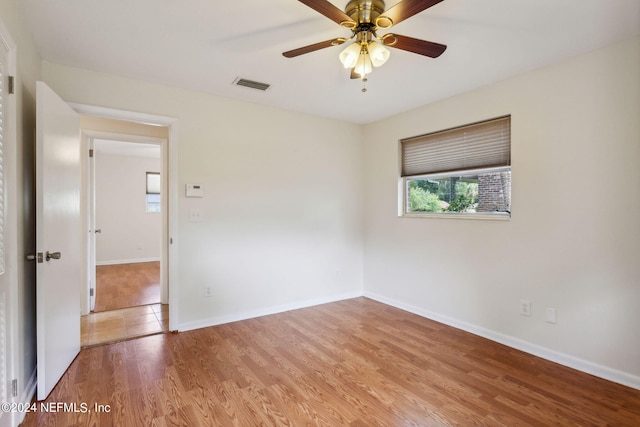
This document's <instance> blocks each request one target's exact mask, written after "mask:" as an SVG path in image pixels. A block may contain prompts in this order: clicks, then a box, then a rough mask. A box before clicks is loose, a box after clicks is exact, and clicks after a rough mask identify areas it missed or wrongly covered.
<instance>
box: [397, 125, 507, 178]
mask: <svg viewBox="0 0 640 427" xmlns="http://www.w3.org/2000/svg"><path fill="white" fill-rule="evenodd" d="M400 144H401V147H402V176H403V177H410V176H419V175H428V174H434V173H443V172H451V171H463V170H468V169H479V168H490V167H504V166H510V165H511V116H506V117H500V118H497V119H492V120H487V121H484V122H480V123H474V124H471V125H466V126H461V127H457V128H454V129H448V130H444V131H440V132H435V133H431V134H428V135H422V136H417V137H413V138H408V139H404V140H402V141H400Z"/></svg>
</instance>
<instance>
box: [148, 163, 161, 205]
mask: <svg viewBox="0 0 640 427" xmlns="http://www.w3.org/2000/svg"><path fill="white" fill-rule="evenodd" d="M150 175H157V176H158V181H159V182H158V184H159V188H158V191H153V190H152V191H149V176H150ZM145 187H146V193H145V211H146V213H160V212H162V195H161V194H162V193H161V189H162V178H161V177H160V172H146V173H145ZM149 196H159V197H160V198H159V200H158V201H157V202H155V201H149ZM150 205H153V206H157V209H149V206H150Z"/></svg>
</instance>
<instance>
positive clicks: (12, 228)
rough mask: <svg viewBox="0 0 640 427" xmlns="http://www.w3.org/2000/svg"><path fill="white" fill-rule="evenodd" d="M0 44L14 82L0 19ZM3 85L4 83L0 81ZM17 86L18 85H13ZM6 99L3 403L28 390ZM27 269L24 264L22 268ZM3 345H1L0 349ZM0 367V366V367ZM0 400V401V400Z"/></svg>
mask: <svg viewBox="0 0 640 427" xmlns="http://www.w3.org/2000/svg"><path fill="white" fill-rule="evenodd" d="M0 44H2V46H3V49H5V50H6V55H5V57H4V60H5V62H4V63H3V67H4V75H3V76H2V77H3V78H4V77H5V75H6V76H13V78H14V85H16V83H15V82H16V79H18V78H19V77H18V76H17V73H16V69H17V68H16V64H17V60H16V58H17V47H16V44H15V42H14V41H13V38H12V37H11V34H10V33H9V31H8V29H7V28H6V26H5V24H4V22H3V21H2V19H0ZM3 83H4V84H6V83H7V82H6V81H5V82H3ZM16 86H18V85H16ZM5 94H6V95H7V96H6V98H3V100H2V102H3V110H4V123H3V124H4V127H3V135H2V139H3V151H4V154H3V161H2V166H3V167H4V182H3V185H4V197H5V200H4V223H5V228H4V237H3V239H4V241H3V246H4V269H3V270H4V271H3V272H2V273H0V274H2V276H4V277H3V280H6V285H7V295H6V301H4V307H2V309H4V310H5V315H6V318H5V319H0V323H5V325H4V326H5V330H4V332H5V336H4V338H5V342H1V341H0V351H2V352H4V351H6V354H5V359H4V362H5V363H6V365H5V366H4V368H5V371H4V372H0V377H2V378H3V382H2V383H1V384H0V387H3V390H2V393H0V395H2V396H3V398H4V399H5V400H6V402H7V403H14V402H25V401H27V400H28V397H27V396H26V394H27V393H28V389H27V388H29V387H30V384H22V383H21V382H22V379H23V377H24V374H25V370H26V369H29V368H30V367H27V366H24V358H23V357H20V352H19V349H20V348H21V347H22V344H23V343H22V339H21V338H20V331H19V324H20V318H19V311H20V310H19V307H21V304H22V303H23V301H22V299H21V295H20V292H19V289H18V282H19V273H18V270H19V268H20V267H21V266H24V263H25V262H26V261H25V258H24V257H22V256H20V255H19V254H18V250H19V244H18V241H19V240H18V234H19V225H20V221H19V219H18V215H19V209H18V206H19V203H20V197H19V194H20V193H19V191H18V128H17V124H18V120H17V114H18V108H17V97H18V96H19V95H20V89H19V88H17V87H16V88H14V93H12V94H9V91H6V92H5ZM25 268H27V267H25ZM1 312H2V310H0V313H1ZM3 344H4V348H2V346H3ZM2 368H3V367H0V369H2ZM14 379H15V380H17V381H18V384H17V387H18V390H16V391H17V392H18V393H17V394H18V396H13V393H12V390H11V387H9V384H12V381H13V380H14ZM34 386H35V384H34ZM0 403H2V402H0ZM23 417H24V413H23V414H20V413H17V412H11V411H7V412H4V413H0V418H2V419H1V420H0V424H2V425H9V426H13V425H17V424H18V423H19V422H21V421H22V419H23Z"/></svg>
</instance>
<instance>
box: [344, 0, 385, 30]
mask: <svg viewBox="0 0 640 427" xmlns="http://www.w3.org/2000/svg"><path fill="white" fill-rule="evenodd" d="M384 10H385V4H384V1H383V0H351V1H350V2H349V3H347V6H346V7H345V9H344V11H345V13H346V14H347V15H349V17H350V18H351V19H353V20H354V21H355V22H356V23H357V26H356V27H355V28H352V29H354V30H355V31H367V30H375V29H376V28H377V27H380V28H388V27H390V26H391V25H392V22H391V20H390V19H389V18H386V17H384V16H382V17H380V15H382V13H383V12H384ZM379 17H380V19H378V18H379ZM351 25H353V23H351Z"/></svg>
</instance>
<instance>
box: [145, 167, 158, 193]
mask: <svg viewBox="0 0 640 427" xmlns="http://www.w3.org/2000/svg"><path fill="white" fill-rule="evenodd" d="M147 194H160V174H159V173H157V172H147Z"/></svg>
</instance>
